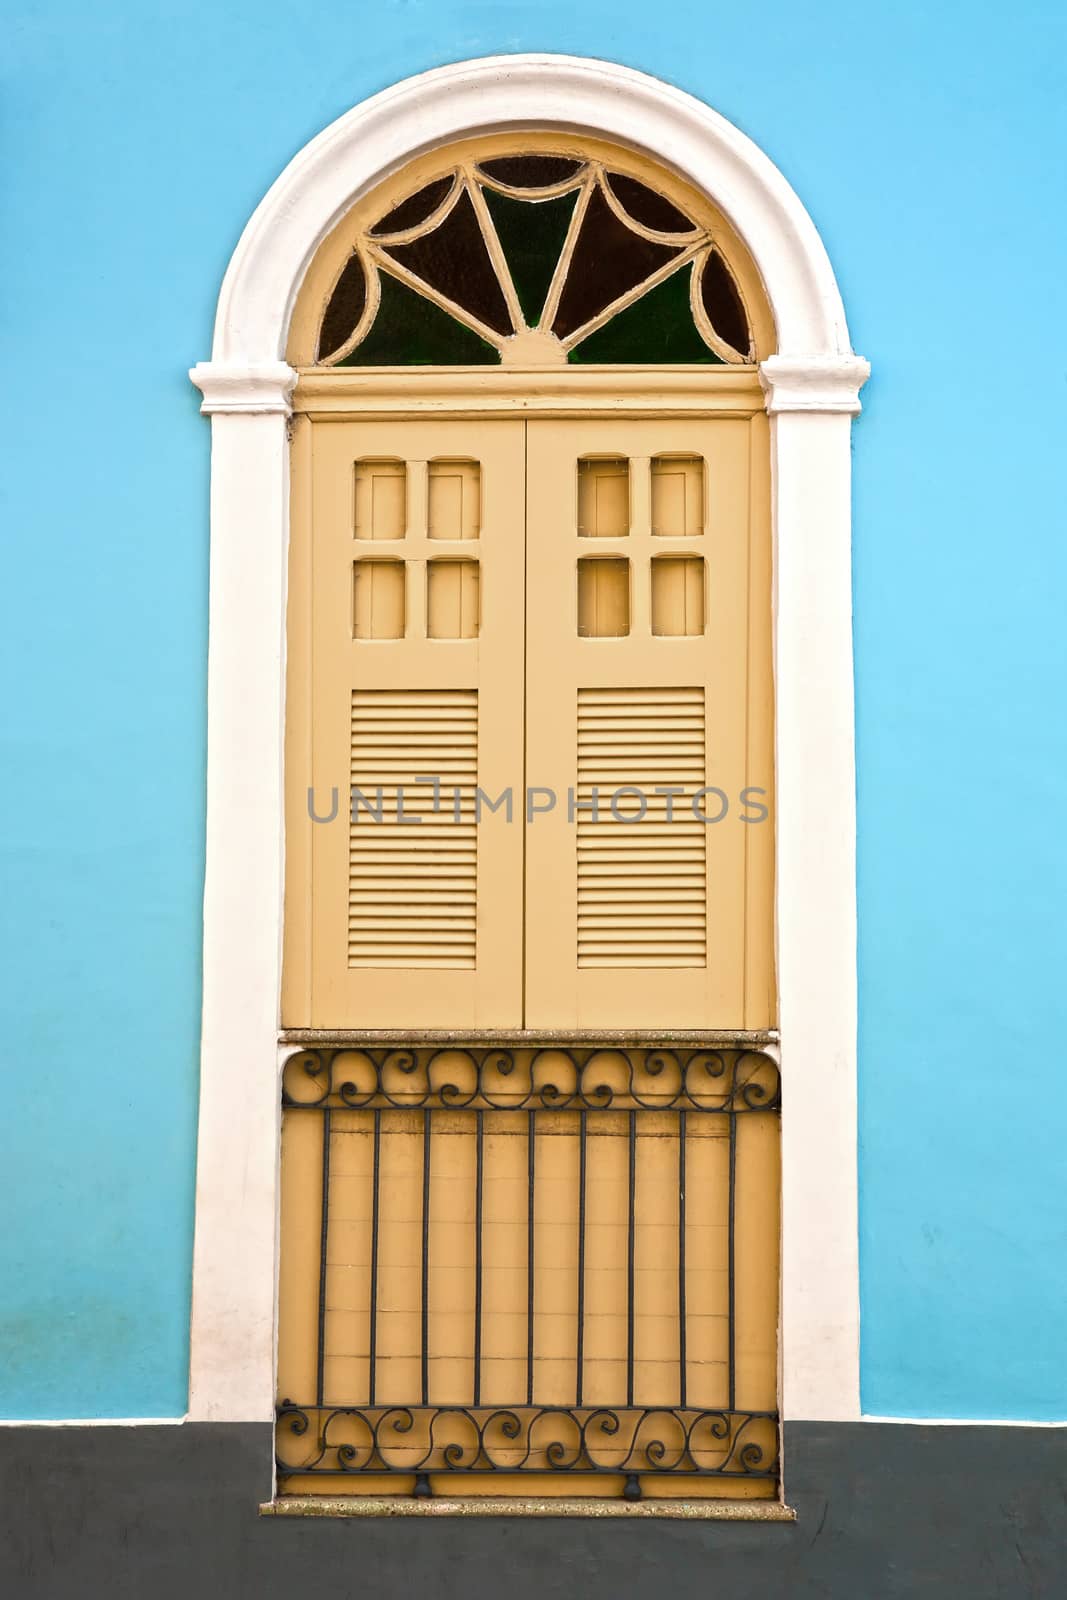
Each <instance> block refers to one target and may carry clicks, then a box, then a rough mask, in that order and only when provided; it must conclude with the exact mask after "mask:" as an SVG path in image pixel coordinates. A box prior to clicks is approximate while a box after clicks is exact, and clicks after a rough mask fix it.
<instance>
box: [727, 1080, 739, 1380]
mask: <svg viewBox="0 0 1067 1600" xmlns="http://www.w3.org/2000/svg"><path fill="white" fill-rule="evenodd" d="M736 1172H737V1114H736V1112H733V1111H731V1112H730V1206H729V1232H728V1235H727V1242H726V1248H727V1267H726V1293H727V1302H728V1303H727V1318H726V1322H727V1333H728V1337H729V1340H730V1349H729V1355H728V1361H727V1372H728V1376H729V1395H728V1406H729V1409H730V1410H731V1411H733V1409H734V1400H735V1398H736V1395H735V1377H734V1190H735V1177H736Z"/></svg>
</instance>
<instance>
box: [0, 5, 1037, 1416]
mask: <svg viewBox="0 0 1067 1600" xmlns="http://www.w3.org/2000/svg"><path fill="white" fill-rule="evenodd" d="M1064 15H1065V14H1064V11H1063V7H1062V5H1061V4H1060V3H1059V0H1047V3H1040V0H1021V3H1017V4H1015V5H1013V6H1011V7H1007V6H1004V5H1003V4H1002V3H1000V0H966V3H964V0H944V3H943V4H942V5H940V6H937V7H932V6H929V5H927V4H925V3H924V0H897V3H895V4H892V5H889V4H884V3H882V4H874V5H868V6H856V5H855V4H854V3H851V0H850V3H847V4H846V3H844V0H813V3H812V4H810V5H808V6H798V5H797V4H796V3H795V0H763V3H762V4H761V5H760V6H758V7H753V6H742V5H738V4H736V0H734V3H731V4H724V3H721V0H720V3H718V4H716V3H708V0H699V3H690V0H658V3H657V4H655V5H648V4H646V3H645V0H640V3H639V0H610V3H608V0H583V4H581V5H574V4H573V3H571V0H567V3H565V4H564V3H559V0H537V3H533V0H482V3H479V0H377V3H376V4H374V5H373V6H372V5H370V4H369V3H364V4H362V5H357V6H354V5H352V4H351V3H348V4H340V3H337V0H318V3H317V4H316V5H314V6H312V7H299V6H293V5H291V4H282V3H281V0H228V3H226V4H225V5H221V6H220V5H219V4H218V3H217V0H181V3H177V0H174V3H161V0H156V3H155V4H153V5H151V6H145V5H144V4H142V3H138V0H104V3H103V4H102V5H100V6H95V7H88V6H85V5H84V4H81V3H78V4H75V3H74V0H36V3H35V4H33V5H30V4H27V3H26V0H11V3H9V5H8V8H7V10H6V21H5V51H4V55H5V63H4V69H3V70H4V75H5V82H4V86H3V105H4V123H5V132H4V163H3V181H2V183H0V205H2V207H3V229H4V234H5V236H6V239H7V246H6V251H5V263H4V274H3V293H2V296H0V319H2V325H3V334H4V339H5V346H6V351H7V359H6V366H5V380H6V381H5V383H4V393H3V399H2V402H0V404H2V406H3V410H4V422H3V438H4V442H5V445H6V447H7V451H8V466H7V469H6V472H5V474H4V476H3V478H2V480H0V492H2V495H3V500H4V506H3V519H2V520H3V526H4V532H5V538H6V554H5V557H4V569H3V575H4V593H5V606H4V626H3V628H2V630H0V648H2V650H3V653H4V672H5V680H4V681H5V684H6V686H7V688H6V701H5V710H4V730H5V731H4V735H3V741H4V754H5V769H4V770H5V777H4V782H3V785H2V787H0V851H2V856H3V874H4V884H5V889H4V894H3V930H2V934H0V941H2V944H0V973H2V980H3V986H4V1009H3V1048H4V1052H5V1056H6V1063H5V1065H6V1072H5V1100H4V1110H3V1117H2V1119H0V1142H2V1144H3V1146H4V1149H5V1154H4V1163H3V1168H2V1170H3V1172H4V1175H5V1180H6V1182H5V1211H6V1217H5V1225H4V1227H3V1229H2V1231H0V1252H2V1258H0V1286H2V1287H0V1412H2V1414H4V1415H8V1416H15V1417H34V1416H38V1417H59V1416H69V1417H88V1416H97V1415H101V1416H109V1415H110V1416H123V1415H159V1416H165V1415H176V1414H180V1413H181V1412H182V1411H183V1410H184V1407H185V1399H186V1365H187V1358H188V1351H187V1325H188V1300H189V1268H190V1247H191V1228H192V1195H193V1180H194V1149H195V1108H196V1092H197V1033H198V1013H199V998H200V997H199V972H198V969H199V959H200V950H199V915H200V894H201V879H202V863H203V831H204V830H203V788H204V685H205V637H206V616H205V605H206V525H207V502H206V497H207V464H208V463H207V448H208V437H207V428H206V425H205V424H204V423H202V422H201V420H200V419H199V417H198V415H197V398H198V397H197V396H196V395H195V393H194V391H193V390H192V388H191V387H190V386H189V384H188V383H187V381H186V378H185V369H186V367H187V366H188V365H189V364H190V363H191V362H193V361H195V360H197V359H198V358H201V357H204V356H206V355H207V353H208V350H209V345H210V335H211V321H212V314H213V307H214V300H215V296H216V293H217V289H218V285H219V282H220V280H221V277H222V273H223V270H224V267H225V265H226V262H227V259H228V258H229V255H230V252H231V250H232V248H233V246H234V244H235V243H236V240H237V236H238V234H239V232H240V229H241V227H242V225H243V223H244V221H245V219H246V218H247V217H248V215H249V213H250V212H251V211H252V209H253V207H254V206H255V204H256V203H257V201H258V200H259V198H260V197H261V195H262V194H263V192H264V191H265V189H266V188H267V186H268V185H269V184H270V182H271V181H272V180H273V178H274V177H275V176H276V174H277V173H278V172H279V171H280V169H281V168H282V166H283V165H284V164H285V162H286V161H287V160H288V159H289V157H290V156H291V155H292V154H293V153H294V152H295V151H296V150H297V149H299V147H300V146H301V145H303V144H304V143H305V142H306V140H308V139H309V138H310V137H311V136H312V135H313V134H315V133H317V132H318V131H319V129H320V128H322V127H323V126H324V125H325V124H326V123H327V122H329V121H331V120H332V119H333V118H334V117H336V116H337V115H339V114H340V113H341V112H342V111H344V110H346V109H347V108H348V107H349V106H350V105H352V104H353V103H354V102H355V101H357V100H359V99H361V98H363V97H364V96H366V95H368V94H370V93H372V92H373V91H375V90H377V89H379V88H381V87H383V86H384V85H386V84H388V83H390V82H392V81H395V80H396V79H398V78H400V77H403V76H406V75H407V74H409V73H411V72H414V71H416V70H419V69H421V68H425V67H429V66H434V65H437V64H439V63H442V62H446V61H452V60H456V59H460V58H462V57H465V56H473V55H482V54H488V53H491V52H494V51H513V50H529V49H536V50H559V51H570V52H574V53H577V54H589V55H603V56H606V57H610V58H614V59H615V60H618V61H622V62H625V63H627V64H629V65H632V66H635V67H640V68H644V69H645V70H647V71H650V72H653V73H656V74H658V75H660V76H662V77H664V78H668V79H671V80H673V81H674V82H676V83H678V84H680V85H681V86H682V87H684V88H687V89H689V90H691V91H693V92H694V93H695V94H697V95H700V96H702V97H703V98H704V99H706V100H708V101H709V102H710V103H711V104H713V105H714V106H715V107H716V108H717V109H718V110H720V111H722V112H723V113H724V114H725V115H726V116H728V117H730V118H731V119H732V120H733V121H734V122H736V123H737V124H738V125H739V126H740V127H742V128H744V129H745V130H746V131H747V132H748V133H749V134H751V135H752V137H753V138H755V139H756V140H757V141H758V142H759V143H760V144H761V145H762V146H763V147H764V149H766V150H767V151H768V152H769V154H770V155H771V156H772V158H773V159H774V160H775V161H776V162H777V163H778V165H779V166H780V167H781V168H782V170H783V171H784V172H785V173H786V174H787V176H788V177H789V178H790V179H791V181H792V182H793V184H794V185H795V187H796V188H797V190H798V192H799V193H800V195H801V197H802V198H803V200H804V201H805V202H806V204H807V205H808V207H809V209H810V210H811V212H812V214H813V216H814V218H815V220H816V223H817V224H818V226H819V227H820V229H821V230H822V233H823V237H824V239H825V240H826V243H827V245H828V247H829V250H830V253H831V257H832V259H833V261H834V263H835V266H836V268H837V271H838V275H839V278H840V281H841V285H842V289H843V291H844V295H845V301H846V305H847V307H848V311H849V315H850V320H851V324H852V328H853V336H854V343H855V346H856V348H857V349H859V350H861V351H863V352H864V354H866V355H868V356H869V357H870V358H871V359H872V360H873V362H874V365H875V377H874V379H873V380H872V382H871V384H870V385H869V387H868V390H867V392H866V402H867V411H866V415H865V416H864V418H863V420H862V422H861V423H860V425H859V427H858V428H857V431H856V443H855V454H856V513H857V514H856V529H855V539H856V562H855V583H856V646H857V663H856V674H857V692H858V723H859V815H860V891H861V899H860V916H861V936H860V959H861V997H860V998H861V1074H862V1078H861V1173H862V1255H863V1285H862V1292H863V1381H864V1402H865V1406H866V1409H867V1410H869V1411H871V1412H875V1413H886V1414H889V1413H899V1414H906V1415H933V1416H945V1415H949V1416H952V1415H955V1416H960V1417H964V1416H974V1417H1030V1418H1053V1417H1065V1416H1067V1371H1065V1365H1064V1363H1063V1360H1062V1345H1061V1340H1060V1334H1059V1331H1058V1324H1059V1323H1060V1319H1061V1317H1062V1313H1063V1309H1064V1281H1065V1275H1067V1237H1065V1234H1067V1227H1065V1223H1067V1212H1065V1202H1064V1185H1063V1181H1062V1155H1061V1152H1062V1151H1063V1149H1064V1146H1065V1142H1067V1126H1065V1124H1067V1078H1065V1075H1064V1073H1063V1072H1062V1069H1061V1066H1060V1063H1059V1060H1058V1056H1057V1044H1058V1040H1059V1038H1060V1036H1061V1034H1062V1031H1063V1023H1064V1020H1065V1018H1064V1010H1065V995H1067V984H1065V983H1064V980H1063V967H1064V954H1065V950H1064V945H1065V938H1064V932H1063V912H1062V907H1063V905H1064V903H1065V899H1067V844H1065V842H1064V837H1063V829H1062V826H1061V819H1062V817H1063V815H1064V810H1065V800H1067V748H1065V739H1064V728H1065V725H1067V719H1065V717H1064V715H1063V709H1062V705H1063V693H1064V687H1063V686H1064V680H1065V674H1067V659H1065V656H1067V650H1065V645H1064V633H1063V629H1062V625H1061V613H1062V604H1063V602H1062V596H1063V592H1064V587H1065V581H1067V553H1065V552H1067V540H1065V538H1064V532H1065V530H1064V525H1063V523H1064V518H1063V505H1062V490H1061V479H1060V475H1059V470H1058V462H1059V460H1061V459H1062V442H1061V438H1060V432H1061V426H1062V424H1061V421H1060V417H1061V411H1062V397H1063V383H1064V354H1065V340H1064V329H1063V320H1062V317H1060V316H1059V315H1058V313H1057V311H1056V306H1057V303H1058V302H1059V300H1060V299H1061V298H1062V275H1063V271H1064V244H1065V238H1064V234H1065V224H1064V217H1065V209H1067V208H1065V207H1064V206H1063V204H1062V199H1061V200H1059V201H1056V200H1054V196H1055V195H1056V194H1057V193H1060V194H1061V195H1062V172H1061V169H1060V159H1061V158H1060V155H1058V154H1057V152H1058V151H1059V152H1062V148H1063V136H1064V131H1065V130H1064V125H1063V124H1064V112H1063V107H1064V105H1065V103H1067V95H1065V92H1064V91H1065V85H1064V82H1063V74H1062V62H1063V60H1064V58H1065V55H1067V49H1065V46H1067V40H1065V38H1064V32H1065V28H1064Z"/></svg>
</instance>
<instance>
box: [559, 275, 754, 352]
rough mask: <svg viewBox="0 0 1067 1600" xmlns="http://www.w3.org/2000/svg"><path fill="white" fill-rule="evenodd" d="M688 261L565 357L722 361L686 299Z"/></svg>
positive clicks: (687, 290)
mask: <svg viewBox="0 0 1067 1600" xmlns="http://www.w3.org/2000/svg"><path fill="white" fill-rule="evenodd" d="M692 270H693V269H692V267H683V268H682V269H681V271H680V272H675V273H672V275H671V276H670V277H669V278H667V279H665V280H664V282H663V283H660V284H657V286H656V288H654V289H650V290H649V292H648V293H647V294H646V295H643V296H642V297H641V299H640V300H635V301H634V303H633V305H630V306H627V308H626V310H625V311H620V312H619V314H618V315H617V316H615V317H612V319H611V321H610V322H606V323H605V324H604V326H603V327H602V328H598V329H597V330H596V332H595V333H591V334H590V335H589V337H588V338H586V339H583V340H582V342H581V344H579V345H576V346H575V348H574V349H573V350H571V351H570V353H569V354H568V356H567V360H568V361H571V362H573V363H574V364H575V365H577V366H592V365H594V364H596V365H607V364H609V363H619V362H631V361H632V362H654V363H655V364H656V365H657V366H663V365H665V364H667V363H671V362H703V363H705V364H706V365H708V366H712V365H715V366H722V365H723V364H724V363H723V362H722V361H721V359H720V357H719V356H717V355H716V354H715V352H714V350H709V348H708V346H707V345H706V344H705V343H704V341H703V339H702V338H701V337H700V333H699V331H698V330H697V325H696V323H695V322H694V321H693V312H692V309H691V307H690V304H689V278H690V274H691V272H692Z"/></svg>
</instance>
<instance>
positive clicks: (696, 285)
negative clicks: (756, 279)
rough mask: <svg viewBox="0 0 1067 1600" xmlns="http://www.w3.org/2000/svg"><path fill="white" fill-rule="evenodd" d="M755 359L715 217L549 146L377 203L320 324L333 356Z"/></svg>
mask: <svg viewBox="0 0 1067 1600" xmlns="http://www.w3.org/2000/svg"><path fill="white" fill-rule="evenodd" d="M751 359H753V348H752V335H751V332H750V324H749V318H748V315H747V313H746V310H745V305H744V301H743V299H742V295H741V292H740V290H739V288H738V285H737V282H736V280H735V278H734V276H733V274H732V272H731V270H730V267H729V265H728V264H727V261H726V259H725V257H724V256H723V255H722V253H721V251H720V250H719V249H718V248H717V245H716V241H715V239H714V238H713V236H712V234H711V232H710V230H709V229H708V228H707V227H704V226H702V225H700V224H699V223H696V222H694V221H693V220H692V219H691V218H690V217H688V216H686V215H685V214H684V212H682V211H681V210H679V208H678V206H677V205H676V204H675V203H674V201H672V200H669V199H668V198H667V197H666V196H665V195H663V194H660V193H658V192H657V191H656V190H655V189H652V188H649V187H648V185H647V184H645V183H643V182H640V181H639V180H638V179H636V178H633V177H629V176H627V175H626V174H624V173H622V172H615V171H612V170H611V169H610V168H609V167H608V166H606V165H604V164H603V163H602V162H599V161H592V160H588V161H587V160H580V159H578V158H575V157H572V156H566V155H552V154H544V153H536V154H535V153H529V154H520V155H508V156H499V157H496V158H495V159H492V160H485V161H482V162H481V163H480V164H478V165H459V166H457V167H456V168H454V169H453V171H452V172H450V173H447V174H446V175H445V176H443V177H439V178H436V179H434V181H433V182H432V183H428V184H426V185H424V187H422V188H421V189H418V190H417V191H416V192H414V193H413V194H410V195H408V196H406V197H405V198H404V199H403V200H401V201H400V203H399V204H398V205H395V206H394V207H393V208H392V209H391V210H390V211H389V212H387V213H386V214H385V215H384V216H382V217H379V218H378V220H377V221H376V222H374V223H373V224H372V225H371V226H370V227H369V228H367V229H366V230H365V231H364V232H363V233H361V235H360V236H359V238H358V239H357V241H356V244H355V248H354V250H353V251H352V253H351V254H350V255H349V257H348V259H347V261H345V263H344V264H343V266H342V268H341V270H340V273H339V275H338V277H337V279H336V281H335V282H334V284H333V287H332V289H331V291H330V294H329V297H328V300H327V304H326V310H325V314H324V315H323V318H322V322H321V326H320V329H319V337H318V361H319V363H320V364H322V365H325V366H334V367H379V366H430V365H433V366H454V365H462V366H495V365H499V364H503V365H504V366H552V365H563V364H565V363H568V362H569V363H572V364H579V365H580V364H591V363H605V364H610V363H635V364H642V363H654V364H657V365H662V364H671V363H683V362H684V363H690V362H694V363H701V364H715V363H734V364H737V363H744V362H747V361H750V360H751Z"/></svg>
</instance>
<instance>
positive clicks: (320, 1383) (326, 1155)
mask: <svg viewBox="0 0 1067 1600" xmlns="http://www.w3.org/2000/svg"><path fill="white" fill-rule="evenodd" d="M329 1232H330V1111H329V1108H328V1107H327V1109H326V1110H325V1111H324V1112H323V1113H322V1221H321V1226H320V1234H319V1351H318V1375H317V1378H316V1390H317V1393H318V1403H319V1405H320V1406H321V1405H322V1404H323V1399H324V1394H325V1376H326V1244H327V1239H328V1237H329Z"/></svg>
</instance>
